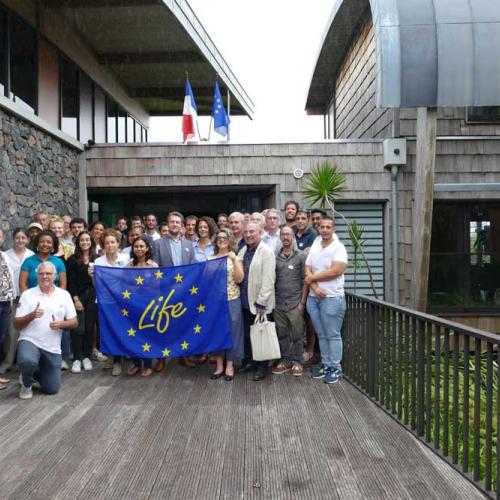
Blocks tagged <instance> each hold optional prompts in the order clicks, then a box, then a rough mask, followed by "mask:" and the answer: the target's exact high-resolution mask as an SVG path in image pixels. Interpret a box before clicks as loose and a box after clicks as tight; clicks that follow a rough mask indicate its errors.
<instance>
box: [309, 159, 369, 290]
mask: <svg viewBox="0 0 500 500" xmlns="http://www.w3.org/2000/svg"><path fill="white" fill-rule="evenodd" d="M345 183H346V176H345V174H344V173H343V172H340V171H339V170H338V169H337V167H336V166H335V165H332V164H331V163H330V162H328V161H326V162H324V163H322V164H321V165H318V166H316V167H314V168H313V170H312V172H311V174H310V176H309V178H308V179H307V185H306V189H305V191H304V197H305V198H306V199H307V201H308V202H309V203H310V204H311V205H319V206H320V207H321V208H326V207H327V206H328V207H329V208H330V210H331V211H332V213H333V214H334V215H338V216H339V217H340V218H341V219H342V220H343V221H344V223H345V224H346V226H347V230H348V232H349V237H350V239H351V241H352V242H353V247H354V248H356V251H359V253H360V254H361V256H362V258H363V261H364V263H365V265H366V269H367V271H368V277H369V278H370V285H371V288H372V291H373V295H374V297H375V298H376V299H378V294H377V290H376V288H375V283H374V282H373V274H372V270H371V267H370V264H369V262H368V259H367V258H366V255H365V253H364V250H363V244H364V242H363V244H362V243H361V241H360V238H358V236H357V235H356V233H355V232H354V231H353V228H352V225H351V224H350V223H349V222H348V220H347V219H346V218H345V217H344V215H343V214H341V213H340V212H338V211H337V210H335V202H336V200H337V198H339V197H341V196H342V194H343V192H344V190H345Z"/></svg>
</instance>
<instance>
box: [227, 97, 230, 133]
mask: <svg viewBox="0 0 500 500" xmlns="http://www.w3.org/2000/svg"><path fill="white" fill-rule="evenodd" d="M227 117H228V118H229V123H228V124H227V141H228V142H229V141H230V140H231V138H230V128H231V119H230V118H231V93H230V92H229V89H227Z"/></svg>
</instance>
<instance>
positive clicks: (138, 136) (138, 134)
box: [135, 121, 142, 142]
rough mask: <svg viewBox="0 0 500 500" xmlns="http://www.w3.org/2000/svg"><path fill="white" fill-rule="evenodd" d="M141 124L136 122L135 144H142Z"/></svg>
mask: <svg viewBox="0 0 500 500" xmlns="http://www.w3.org/2000/svg"><path fill="white" fill-rule="evenodd" d="M141 129H142V127H141V124H140V123H139V122H138V121H136V122H135V142H142V138H141Z"/></svg>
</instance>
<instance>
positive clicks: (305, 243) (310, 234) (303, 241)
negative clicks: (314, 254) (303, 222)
mask: <svg viewBox="0 0 500 500" xmlns="http://www.w3.org/2000/svg"><path fill="white" fill-rule="evenodd" d="M317 237H318V233H317V232H316V231H315V230H314V229H313V228H312V227H310V228H309V229H308V230H307V231H306V232H305V233H304V234H303V235H302V236H299V235H298V234H295V241H296V242H297V248H298V249H299V250H305V249H306V248H310V247H311V246H312V244H313V243H314V240H315V239H316V238H317Z"/></svg>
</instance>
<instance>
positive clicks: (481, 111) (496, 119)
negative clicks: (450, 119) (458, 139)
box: [467, 106, 500, 124]
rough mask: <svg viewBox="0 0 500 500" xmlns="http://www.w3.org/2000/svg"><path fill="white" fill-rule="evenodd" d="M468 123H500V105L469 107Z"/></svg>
mask: <svg viewBox="0 0 500 500" xmlns="http://www.w3.org/2000/svg"><path fill="white" fill-rule="evenodd" d="M467 123H472V124H473V123H500V106H483V107H469V108H467Z"/></svg>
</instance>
